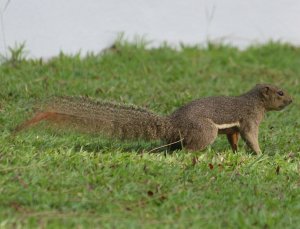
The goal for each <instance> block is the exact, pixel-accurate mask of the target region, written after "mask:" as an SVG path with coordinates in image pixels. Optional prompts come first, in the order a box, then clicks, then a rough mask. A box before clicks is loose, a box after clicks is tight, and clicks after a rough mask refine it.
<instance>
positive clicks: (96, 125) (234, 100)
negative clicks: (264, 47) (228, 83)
mask: <svg viewBox="0 0 300 229" xmlns="http://www.w3.org/2000/svg"><path fill="white" fill-rule="evenodd" d="M291 102H292V98H291V97H290V96H289V95H288V93H287V92H285V91H283V90H281V89H279V88H278V87H276V86H273V85H270V84H257V85H256V86H255V87H254V88H252V89H251V90H250V91H248V92H246V93H245V94H242V95H240V96H217V97H207V98H200V99H198V100H194V101H192V102H190V103H188V104H186V105H184V106H182V107H180V108H179V109H177V110H175V112H173V113H172V114H170V115H167V116H160V115H157V114H155V113H152V112H151V111H148V110H146V109H143V108H139V107H135V106H128V105H120V104H114V103H106V102H95V101H93V100H91V99H88V98H75V97H56V98H54V99H52V100H50V101H48V102H47V103H46V104H45V105H44V106H43V108H40V110H39V111H38V112H36V113H35V115H34V117H33V118H31V119H29V120H28V121H25V122H23V123H22V124H20V125H19V126H18V127H17V128H16V131H20V130H22V129H24V128H26V127H28V126H31V125H33V124H36V123H38V122H40V121H42V120H45V121H48V122H49V123H50V124H57V127H58V128H63V127H66V126H71V127H73V128H76V129H78V130H81V131H87V132H96V133H103V134H106V135H108V136H112V137H118V138H120V139H137V138H143V139H145V140H157V139H160V140H164V141H165V142H166V143H168V145H170V149H171V150H176V149H181V148H182V147H184V148H186V149H187V150H190V151H198V150H203V149H205V148H206V147H207V146H208V145H210V144H212V143H213V142H214V141H215V139H216V137H217V135H218V134H226V135H227V139H228V141H229V143H230V145H231V148H232V150H233V151H234V152H235V151H237V143H238V139H239V135H241V137H242V139H243V140H244V141H245V142H246V143H247V145H248V146H249V147H250V148H251V150H252V151H253V152H254V153H255V154H259V153H261V150H260V147H259V144H258V129H259V124H260V122H261V121H262V119H263V117H264V114H265V112H267V111H271V110H281V109H283V108H284V107H286V106H287V105H289V104H290V103H291Z"/></svg>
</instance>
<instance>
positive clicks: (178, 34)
mask: <svg viewBox="0 0 300 229" xmlns="http://www.w3.org/2000/svg"><path fill="white" fill-rule="evenodd" d="M8 1H9V4H8V7H7V8H6V10H4V8H5V5H6V3H7V2H8ZM0 11H1V14H2V19H3V21H2V22H3V23H2V24H3V25H4V28H3V27H2V25H1V31H0V53H2V54H3V53H4V52H5V44H6V45H7V46H13V45H14V44H15V42H18V43H20V42H23V41H26V46H27V49H28V50H29V51H30V55H31V56H32V57H40V56H42V57H46V58H47V57H50V56H53V55H56V54H57V53H58V52H59V51H60V50H63V51H64V52H67V53H76V52H77V51H79V50H81V51H82V53H85V52H86V51H88V50H90V51H96V52H97V51H100V50H101V49H103V48H105V47H107V46H108V45H110V44H111V43H113V41H114V40H115V39H116V37H117V36H118V34H119V33H120V32H125V35H126V37H128V38H130V39H131V38H133V37H134V36H135V35H140V36H145V37H146V38H147V39H148V40H151V41H153V44H154V45H157V44H159V43H160V42H162V41H167V42H168V43H171V44H178V43H179V42H184V43H188V44H195V43H198V44H199V43H201V44H205V42H206V41H207V39H210V40H213V41H223V42H225V43H231V44H234V45H237V46H239V47H245V46H247V45H249V44H251V43H253V42H255V43H262V42H266V41H268V40H270V39H273V40H281V41H288V42H291V43H294V44H296V45H299V44H300V29H299V28H300V26H299V24H300V23H299V22H300V1H299V0H26V1H25V0H0ZM3 32H4V33H5V34H3ZM4 38H5V40H4Z"/></svg>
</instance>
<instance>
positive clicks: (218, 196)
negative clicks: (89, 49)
mask: <svg viewBox="0 0 300 229" xmlns="http://www.w3.org/2000/svg"><path fill="white" fill-rule="evenodd" d="M11 54H12V57H11V58H10V59H9V60H6V61H3V63H2V65H0V133H1V134H0V228H18V227H19V228H20V227H21V228H35V227H40V228H62V227H64V228H95V227H96V228H299V227H300V217H299V216H300V176H299V175H300V144H299V140H300V133H299V129H300V118H299V117H300V112H299V107H300V103H299V100H300V48H298V47H294V46H291V45H288V44H280V43H274V42H270V43H268V44H266V45H262V46H253V47H249V48H247V49H246V50H243V51H241V50H238V49H237V48H234V47H230V46H225V45H213V44H209V45H208V46H207V47H198V46H194V47H191V46H184V45H182V47H181V48H180V50H174V49H172V48H170V47H169V46H168V45H163V46H162V47H160V48H155V49H149V48H147V47H146V45H145V44H143V43H141V42H140V43H136V44H129V43H126V42H124V41H121V42H117V43H116V44H115V45H114V46H113V47H111V48H110V49H107V50H106V51H104V52H102V53H100V54H93V53H90V54H88V55H86V56H84V57H82V55H80V54H78V55H73V56H69V55H65V54H60V55H59V56H57V57H54V58H52V59H50V60H48V61H43V60H39V59H34V60H31V59H26V58H24V56H23V51H22V48H19V50H18V49H17V48H15V49H13V50H11ZM263 82H268V83H272V84H275V85H278V86H280V87H282V88H283V89H285V90H287V91H288V92H289V93H290V94H291V95H292V97H293V99H294V102H293V103H292V104H291V105H290V106H288V107H287V108H286V109H285V110H283V111H280V112H270V113H268V114H267V115H266V118H265V120H264V121H263V123H262V125H261V127H260V138H259V141H260V146H261V148H262V150H263V155H262V156H254V155H252V154H250V153H249V151H248V150H247V148H246V147H245V145H244V143H243V142H242V141H241V142H240V143H239V151H238V152H237V153H235V154H234V153H232V152H231V149H230V147H229V144H228V143H227V141H226V138H225V137H224V136H220V137H218V139H217V141H216V142H215V143H214V144H213V145H211V146H210V147H208V148H207V149H206V150H205V151H202V152H195V153H190V152H187V151H184V150H182V151H176V152H174V153H170V152H167V151H166V150H164V149H162V150H160V151H159V152H150V153H149V151H151V150H152V149H153V148H155V147H158V146H160V145H163V144H164V143H163V142H144V141H141V140H139V141H126V142H122V141H120V140H117V139H107V138H103V137H102V136H97V135H95V134H93V135H88V134H81V133H76V132H74V131H64V130H59V131H54V130H49V129H48V128H45V126H43V125H39V126H37V127H34V128H31V129H29V130H26V131H23V132H21V133H19V134H17V135H13V134H12V132H11V130H12V129H13V128H14V127H15V126H16V125H17V124H18V123H20V122H21V121H22V120H24V119H26V118H28V117H29V116H30V114H31V113H32V109H33V107H34V104H35V103H36V102H37V101H43V100H44V99H46V98H48V97H50V96H56V95H57V96H60V95H69V96H89V97H92V98H95V99H98V100H108V101H116V102H120V103H129V104H135V105H138V106H142V107H146V108H148V109H150V110H152V111H154V112H157V113H159V114H162V115H163V114H168V113H170V112H172V111H174V110H175V109H176V108H177V107H179V106H181V105H183V104H185V103H186V102H189V101H191V100H193V99H196V98H200V97H206V96H212V95H239V94H241V93H243V92H245V91H247V90H249V89H250V88H252V87H253V86H254V85H255V84H257V83H263Z"/></svg>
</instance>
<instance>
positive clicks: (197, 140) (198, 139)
mask: <svg viewBox="0 0 300 229" xmlns="http://www.w3.org/2000/svg"><path fill="white" fill-rule="evenodd" d="M183 132H184V131H183ZM217 136H218V129H217V127H216V126H215V125H214V123H213V122H212V121H211V120H209V119H206V118H201V119H198V120H197V123H191V125H190V128H188V130H187V131H186V133H185V134H184V136H183V138H184V140H183V145H184V147H185V148H186V149H188V150H191V151H198V150H199V151H201V150H204V149H205V148H206V147H207V146H208V145H210V144H212V143H213V142H214V141H215V139H216V138H217Z"/></svg>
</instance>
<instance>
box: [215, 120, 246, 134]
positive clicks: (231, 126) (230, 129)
mask: <svg viewBox="0 0 300 229" xmlns="http://www.w3.org/2000/svg"><path fill="white" fill-rule="evenodd" d="M214 125H215V126H216V128H217V129H218V134H233V133H236V132H239V127H240V122H232V123H224V124H216V123H214Z"/></svg>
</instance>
